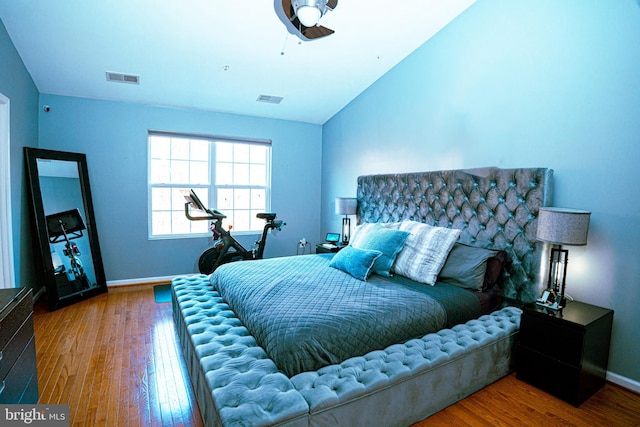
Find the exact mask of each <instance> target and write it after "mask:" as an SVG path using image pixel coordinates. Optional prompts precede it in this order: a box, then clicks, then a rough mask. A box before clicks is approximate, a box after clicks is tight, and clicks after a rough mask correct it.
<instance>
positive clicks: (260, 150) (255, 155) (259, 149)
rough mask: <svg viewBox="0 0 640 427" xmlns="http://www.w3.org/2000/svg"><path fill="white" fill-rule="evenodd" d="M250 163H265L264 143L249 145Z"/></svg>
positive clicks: (265, 149)
mask: <svg viewBox="0 0 640 427" xmlns="http://www.w3.org/2000/svg"><path fill="white" fill-rule="evenodd" d="M251 163H260V164H263V165H264V164H266V163H267V147H266V146H264V145H252V146H251Z"/></svg>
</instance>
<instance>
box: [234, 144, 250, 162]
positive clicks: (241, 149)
mask: <svg viewBox="0 0 640 427" xmlns="http://www.w3.org/2000/svg"><path fill="white" fill-rule="evenodd" d="M249 148H250V145H247V144H233V161H234V162H236V163H249Z"/></svg>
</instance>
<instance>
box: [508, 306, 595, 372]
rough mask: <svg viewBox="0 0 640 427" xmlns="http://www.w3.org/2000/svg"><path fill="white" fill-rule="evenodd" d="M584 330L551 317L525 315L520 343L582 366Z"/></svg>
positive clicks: (552, 356)
mask: <svg viewBox="0 0 640 427" xmlns="http://www.w3.org/2000/svg"><path fill="white" fill-rule="evenodd" d="M583 341H584V331H582V330H580V328H575V327H574V328H572V327H566V326H564V325H563V324H561V323H560V322H558V321H556V320H555V319H553V318H550V317H536V316H524V317H523V318H522V321H521V323H520V344H521V345H523V346H526V347H528V348H530V349H532V350H535V351H537V352H540V353H542V354H546V355H547V356H549V357H551V358H555V359H558V360H560V361H562V362H565V363H567V364H569V365H573V366H580V361H581V359H582V348H583V347H582V344H583Z"/></svg>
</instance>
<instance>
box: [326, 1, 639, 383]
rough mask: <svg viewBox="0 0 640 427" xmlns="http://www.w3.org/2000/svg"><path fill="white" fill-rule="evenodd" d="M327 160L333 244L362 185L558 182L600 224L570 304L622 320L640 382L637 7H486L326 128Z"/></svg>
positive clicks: (628, 356)
mask: <svg viewBox="0 0 640 427" xmlns="http://www.w3.org/2000/svg"><path fill="white" fill-rule="evenodd" d="M323 158H327V159H329V158H330V159H333V160H334V161H335V162H337V163H336V164H335V165H334V166H333V167H332V171H336V170H339V171H340V173H328V174H324V175H323V177H322V209H323V211H322V231H325V230H326V231H329V230H335V229H338V228H337V227H339V221H340V219H339V218H337V217H336V215H334V214H333V200H334V198H335V197H336V196H355V193H356V178H357V176H358V175H362V174H371V173H382V172H408V171H424V170H438V169H453V168H461V167H464V168H468V167H481V166H500V167H529V166H531V167H533V166H546V167H550V168H552V169H554V170H555V203H554V204H555V205H556V206H565V207H573V208H581V209H587V210H590V211H592V220H591V227H590V232H589V243H588V246H584V247H571V248H570V252H571V254H570V258H571V261H570V265H569V270H568V281H567V289H568V292H569V293H570V294H571V295H572V296H573V297H575V298H576V299H577V300H580V301H584V302H588V303H592V304H597V305H601V306H605V307H609V308H613V309H614V310H615V316H614V330H613V344H612V351H611V358H610V364H609V369H610V371H612V372H613V373H615V374H618V375H622V376H624V377H627V378H631V379H632V380H635V381H640V371H639V370H638V368H637V362H638V356H637V355H638V354H640V340H638V332H637V329H636V328H637V325H640V310H638V309H637V304H638V301H640V262H638V252H639V248H638V246H639V242H640V210H639V209H638V207H637V206H638V200H640V186H639V185H638V184H637V182H638V178H640V172H639V170H638V161H639V160H640V6H639V4H638V2H636V1H634V0H616V1H611V0H598V1H596V0H594V1H589V2H584V1H580V0H562V1H557V0H546V1H545V0H535V1H534V0H531V1H518V2H505V1H497V0H481V1H478V2H477V3H476V4H475V5H473V6H472V7H471V8H470V9H468V10H467V11H466V12H465V13H463V14H462V15H461V16H460V17H458V18H457V19H456V20H455V21H454V22H453V23H452V24H450V25H449V26H447V27H446V28H445V29H444V30H443V31H441V32H440V33H439V34H438V35H436V36H435V37H434V38H433V39H432V40H430V41H428V42H427V43H426V44H425V45H423V46H422V47H421V48H419V49H418V50H416V51H415V52H414V53H413V54H412V55H411V56H409V57H408V58H407V59H405V60H404V61H403V62H402V63H400V64H399V65H398V66H396V67H395V68H394V69H393V70H391V71H390V72H389V73H387V74H386V75H385V76H383V77H382V78H381V79H380V80H379V81H378V82H376V83H375V84H373V85H372V86H371V87H370V88H369V89H368V90H366V91H365V92H364V93H362V94H361V95H360V96H359V97H357V98H356V99H355V100H354V101H353V102H351V103H350V104H349V105H348V106H347V107H345V108H344V109H343V111H341V112H340V113H338V114H337V115H335V116H334V117H333V118H332V119H331V120H329V121H328V122H327V123H326V124H325V125H324V129H323ZM637 385H638V384H636V386H637Z"/></svg>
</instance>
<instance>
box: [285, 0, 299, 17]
mask: <svg viewBox="0 0 640 427" xmlns="http://www.w3.org/2000/svg"><path fill="white" fill-rule="evenodd" d="M282 10H284V14H285V15H287V18H289V21H291V20H292V19H293V17H294V16H295V15H296V12H295V11H294V10H293V5H292V4H291V0H282Z"/></svg>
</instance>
